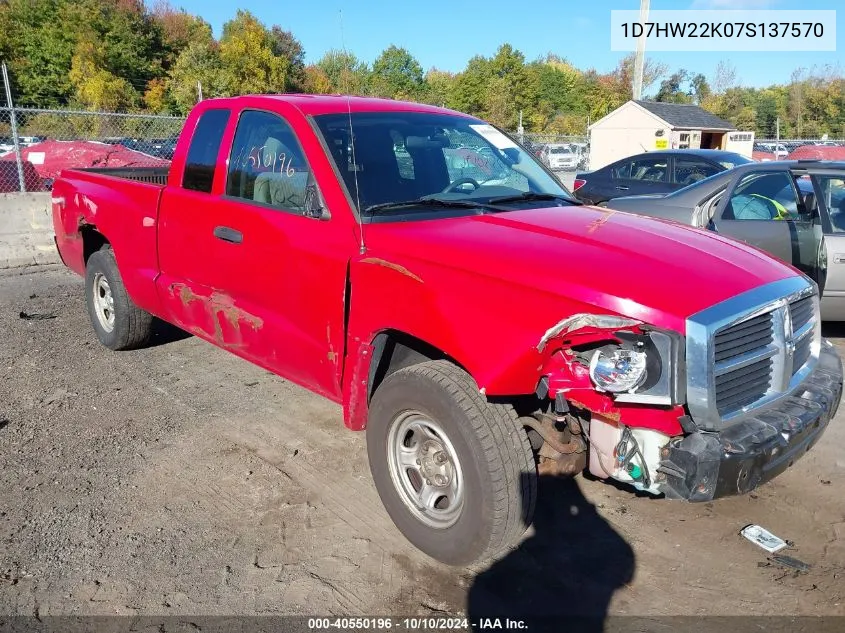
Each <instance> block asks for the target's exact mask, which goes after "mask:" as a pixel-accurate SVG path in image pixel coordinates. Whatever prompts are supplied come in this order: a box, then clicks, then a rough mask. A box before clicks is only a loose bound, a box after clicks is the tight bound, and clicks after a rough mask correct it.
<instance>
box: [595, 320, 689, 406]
mask: <svg viewBox="0 0 845 633" xmlns="http://www.w3.org/2000/svg"><path fill="white" fill-rule="evenodd" d="M614 337H615V338H616V339H617V340H618V341H619V343H618V344H611V345H604V346H602V347H600V348H599V349H597V350H595V351H594V352H593V355H592V357H591V358H590V379H591V380H592V381H593V384H594V385H595V386H596V389H598V390H599V391H605V392H608V393H610V394H612V395H613V398H614V400H616V401H617V402H636V403H642V404H658V405H673V404H681V403H683V397H684V394H683V389H684V383H685V379H684V374H683V371H684V362H683V361H684V359H683V352H684V345H683V338H682V337H681V336H680V335H678V334H675V333H674V332H662V331H657V330H646V331H644V332H643V333H642V334H638V333H635V332H628V331H621V332H615V333H614Z"/></svg>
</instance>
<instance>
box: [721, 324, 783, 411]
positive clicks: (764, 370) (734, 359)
mask: <svg viewBox="0 0 845 633" xmlns="http://www.w3.org/2000/svg"><path fill="white" fill-rule="evenodd" d="M772 321H773V319H772V313H771V312H766V313H764V314H760V315H757V316H755V317H752V318H750V319H748V320H747V321H741V322H739V323H737V324H735V325H731V326H728V327H725V328H722V329H721V330H718V331H717V332H716V335H715V337H714V345H713V355H714V360H715V363H716V384H715V387H716V408H717V409H718V411H719V415H722V416H724V415H727V414H729V413H733V412H734V411H737V410H739V409H741V408H742V407H745V406H748V405H749V404H752V403H754V402H756V401H757V400H759V399H760V398H763V397H764V396H765V395H766V393H768V391H769V388H770V387H771V385H772V370H773V368H774V366H773V363H772V357H773V356H774V355H775V352H776V350H775V348H774V346H773V345H772V342H773V341H774V333H773V332H772Z"/></svg>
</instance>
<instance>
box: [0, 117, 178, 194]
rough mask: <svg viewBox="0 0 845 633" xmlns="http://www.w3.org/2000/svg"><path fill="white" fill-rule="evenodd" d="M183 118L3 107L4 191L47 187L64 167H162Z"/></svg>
mask: <svg viewBox="0 0 845 633" xmlns="http://www.w3.org/2000/svg"><path fill="white" fill-rule="evenodd" d="M184 122H185V119H184V118H183V117H171V116H158V115H147V114H117V113H107V112H83V111H74V110H46V109H38V108H14V109H13V108H8V107H3V108H0V192H14V191H46V190H49V189H50V187H51V185H52V182H53V180H54V179H55V178H56V177H57V176H58V175H59V173H60V172H61V170H62V169H68V168H74V167H161V166H165V165H168V164H169V163H170V160H171V159H172V157H173V152H174V150H175V147H176V140H177V138H178V136H179V132H180V131H181V129H182V125H183V124H184Z"/></svg>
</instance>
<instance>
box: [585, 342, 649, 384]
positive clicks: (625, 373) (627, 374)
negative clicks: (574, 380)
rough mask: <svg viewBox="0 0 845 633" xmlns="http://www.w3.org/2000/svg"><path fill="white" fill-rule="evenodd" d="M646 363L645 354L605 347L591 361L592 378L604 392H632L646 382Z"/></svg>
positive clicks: (632, 350)
mask: <svg viewBox="0 0 845 633" xmlns="http://www.w3.org/2000/svg"><path fill="white" fill-rule="evenodd" d="M646 361H647V359H646V354H645V352H641V351H637V350H634V349H623V348H621V347H611V348H607V347H604V348H602V349H599V350H597V351H596V352H595V353H594V354H593V358H592V359H591V360H590V378H592V379H593V382H594V383H596V386H597V387H598V388H600V389H602V390H604V391H610V392H611V393H619V392H622V391H632V390H634V389H636V388H637V387H639V386H640V385H642V384H643V383H644V382H645V379H646V374H647V371H646Z"/></svg>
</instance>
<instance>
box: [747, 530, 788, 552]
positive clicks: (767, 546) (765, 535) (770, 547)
mask: <svg viewBox="0 0 845 633" xmlns="http://www.w3.org/2000/svg"><path fill="white" fill-rule="evenodd" d="M740 534H742V535H743V536H744V537H745V538H747V539H748V540H749V541H751V542H752V543H754V544H755V545H759V546H760V547H762V548H763V549H764V550H766V551H767V552H769V553H771V554H774V553H775V552H777V551H779V550H782V549H783V548H784V547H786V541H784V540H783V539H782V538H779V537H777V536H775V535H774V534H772V533H771V532H769V531H768V530H767V529H765V528H762V527H760V526H759V525H746V526H745V527H744V528H742V531H741V532H740Z"/></svg>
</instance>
